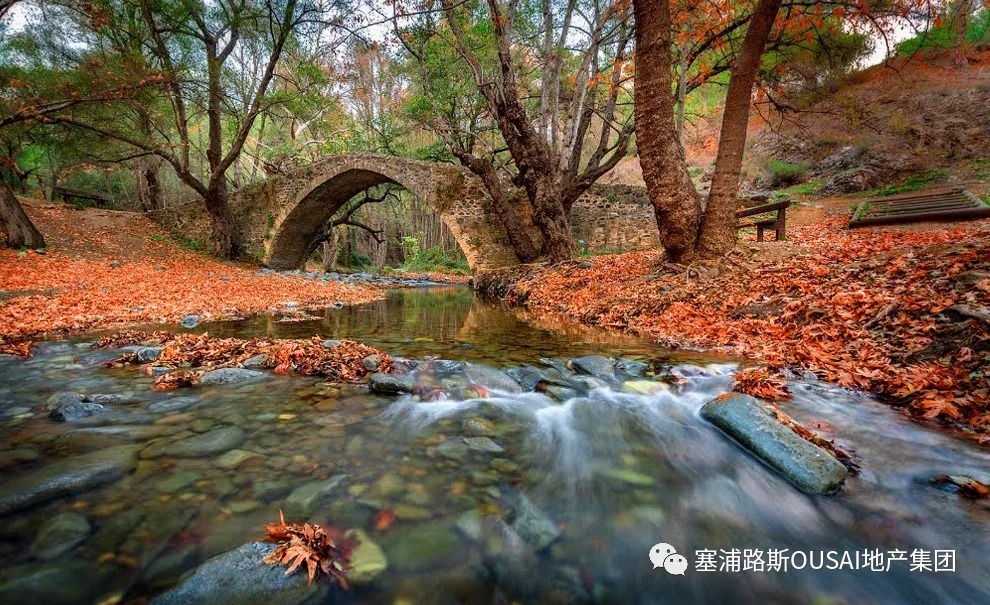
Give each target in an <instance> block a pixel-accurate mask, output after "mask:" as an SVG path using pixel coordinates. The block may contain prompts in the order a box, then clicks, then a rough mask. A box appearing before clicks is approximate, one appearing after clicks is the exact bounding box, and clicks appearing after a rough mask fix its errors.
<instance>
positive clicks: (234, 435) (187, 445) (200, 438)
mask: <svg viewBox="0 0 990 605" xmlns="http://www.w3.org/2000/svg"><path fill="white" fill-rule="evenodd" d="M242 443H244V431H243V430H241V429H240V428H238V427H236V426H228V427H224V428H220V429H214V430H212V431H210V432H208V433H203V434H202V435H193V436H192V437H186V438H185V439H180V440H179V441H176V442H175V443H171V444H169V445H168V446H167V447H166V448H165V450H164V453H165V455H166V456H175V457H176V458H199V457H202V456H212V455H214V454H220V453H223V452H226V451H227V450H232V449H234V448H235V447H237V446H239V445H240V444H242Z"/></svg>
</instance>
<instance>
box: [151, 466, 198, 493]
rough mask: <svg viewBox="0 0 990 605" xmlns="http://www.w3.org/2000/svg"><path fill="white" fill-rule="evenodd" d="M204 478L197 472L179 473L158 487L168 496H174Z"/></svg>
mask: <svg viewBox="0 0 990 605" xmlns="http://www.w3.org/2000/svg"><path fill="white" fill-rule="evenodd" d="M202 477H203V476H202V475H201V474H199V473H198V472H196V471H179V472H178V473H175V474H174V475H172V476H171V477H169V478H168V479H166V480H164V481H162V482H161V483H159V484H158V487H159V488H160V489H161V490H162V491H163V492H165V493H167V494H174V493H175V492H178V491H181V490H182V489H184V488H187V487H189V486H190V485H192V484H193V483H196V482H197V481H199V480H200V479H201V478H202Z"/></svg>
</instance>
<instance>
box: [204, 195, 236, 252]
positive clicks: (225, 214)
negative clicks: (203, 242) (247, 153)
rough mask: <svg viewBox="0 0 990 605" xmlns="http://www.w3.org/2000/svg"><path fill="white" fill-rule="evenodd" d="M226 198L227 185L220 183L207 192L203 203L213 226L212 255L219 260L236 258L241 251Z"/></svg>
mask: <svg viewBox="0 0 990 605" xmlns="http://www.w3.org/2000/svg"><path fill="white" fill-rule="evenodd" d="M228 197H229V194H228V192H227V185H226V183H225V182H222V181H221V182H220V183H219V184H217V185H214V187H213V188H212V189H211V190H210V191H208V192H207V195H206V197H205V198H204V200H203V201H204V202H205V203H206V211H207V212H208V213H209V215H210V222H211V223H212V225H213V253H214V254H216V255H217V256H219V257H220V258H237V257H239V256H240V255H241V252H242V251H241V248H240V245H239V242H238V240H237V233H236V230H235V225H234V215H233V213H231V211H230V203H229V200H228Z"/></svg>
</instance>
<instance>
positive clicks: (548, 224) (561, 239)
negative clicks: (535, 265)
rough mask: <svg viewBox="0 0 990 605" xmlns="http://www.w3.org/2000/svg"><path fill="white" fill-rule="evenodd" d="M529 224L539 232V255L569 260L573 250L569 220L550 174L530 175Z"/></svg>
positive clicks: (558, 260) (554, 180)
mask: <svg viewBox="0 0 990 605" xmlns="http://www.w3.org/2000/svg"><path fill="white" fill-rule="evenodd" d="M534 176H536V178H535V181H536V182H535V187H533V190H534V191H533V195H531V200H532V203H533V224H534V225H536V228H537V229H539V231H540V235H542V236H543V249H542V256H543V257H544V258H545V259H546V260H547V261H549V262H551V263H559V262H563V261H566V260H570V259H571V258H573V257H574V255H575V253H576V252H577V248H576V247H575V245H574V238H573V237H572V235H571V221H570V217H569V216H568V215H567V211H566V210H564V205H563V203H562V200H561V196H562V192H561V190H560V187H559V185H558V184H557V183H556V179H555V178H554V177H553V176H552V175H534Z"/></svg>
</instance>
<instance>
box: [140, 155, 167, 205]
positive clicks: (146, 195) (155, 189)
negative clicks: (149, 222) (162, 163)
mask: <svg viewBox="0 0 990 605" xmlns="http://www.w3.org/2000/svg"><path fill="white" fill-rule="evenodd" d="M134 176H135V179H136V180H137V188H138V201H139V202H140V204H141V211H142V212H151V211H153V210H161V209H162V207H163V206H164V204H163V203H162V184H161V181H160V179H159V178H158V165H157V161H156V160H155V159H153V158H143V159H141V160H140V161H139V163H138V165H137V168H136V169H135V170H134Z"/></svg>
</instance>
